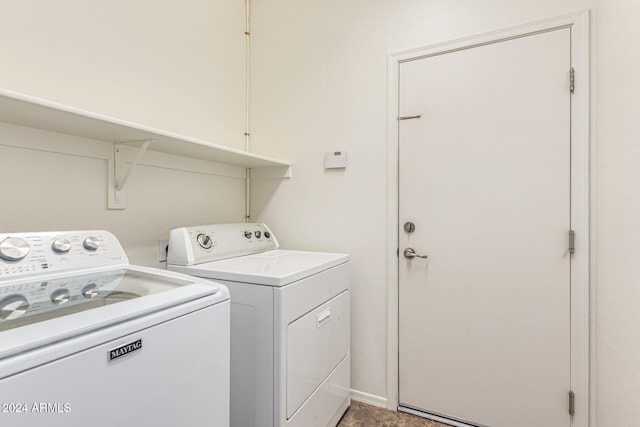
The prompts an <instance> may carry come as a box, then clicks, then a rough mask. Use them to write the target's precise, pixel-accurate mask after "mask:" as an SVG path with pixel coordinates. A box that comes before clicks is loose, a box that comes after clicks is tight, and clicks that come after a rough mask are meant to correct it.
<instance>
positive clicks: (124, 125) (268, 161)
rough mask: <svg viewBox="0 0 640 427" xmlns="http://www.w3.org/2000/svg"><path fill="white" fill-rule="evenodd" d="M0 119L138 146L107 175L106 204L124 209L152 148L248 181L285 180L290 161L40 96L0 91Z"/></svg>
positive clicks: (31, 126) (120, 144)
mask: <svg viewBox="0 0 640 427" xmlns="http://www.w3.org/2000/svg"><path fill="white" fill-rule="evenodd" d="M0 121H1V122H6V123H11V124H14V125H19V126H26V127H30V128H36V129H42V130H47V131H51V132H57V133H61V134H66V135H73V136H79V137H84V138H89V139H93V140H99V141H106V142H111V143H113V144H114V147H116V150H115V151H114V152H115V156H117V155H118V153H119V150H117V147H119V146H122V145H126V146H127V147H138V148H140V155H139V156H138V158H137V159H136V161H134V162H133V163H132V164H129V165H128V166H127V165H125V164H123V163H122V161H120V162H119V161H118V160H119V159H118V158H114V161H113V162H112V164H114V165H117V166H119V167H115V169H118V170H111V169H112V168H110V177H109V208H110V209H124V208H125V200H124V198H123V195H124V193H123V190H124V184H126V182H127V179H128V177H129V174H130V173H131V169H132V168H133V167H135V166H136V164H137V163H138V161H139V160H140V158H141V157H142V155H143V154H144V152H145V151H146V150H147V149H148V150H149V151H157V152H161V153H167V154H172V155H178V156H183V157H188V158H193V159H199V160H205V161H210V162H215V163H220V164H225V165H231V166H237V167H242V168H247V169H252V174H251V177H252V178H253V179H261V178H289V177H291V164H290V163H288V162H285V161H281V160H277V159H273V158H270V157H265V156H261V155H258V154H252V153H249V152H246V151H242V150H237V149H234V148H229V147H225V146H222V145H217V144H212V143H210V142H207V141H202V140H199V139H196V138H192V137H188V136H184V135H179V134H176V133H171V132H167V131H164V130H161V129H154V128H151V127H148V126H143V125H140V124H137V123H132V122H128V121H125V120H121V119H117V118H114V117H109V116H105V115H102V114H98V113H94V112H91V111H85V110H81V109H78V108H74V107H70V106H68V105H64V104H59V103H56V102H52V101H48V100H45V99H40V98H35V97H32V96H29V95H25V94H21V93H18V92H13V91H9V90H5V89H0ZM121 171H122V172H121Z"/></svg>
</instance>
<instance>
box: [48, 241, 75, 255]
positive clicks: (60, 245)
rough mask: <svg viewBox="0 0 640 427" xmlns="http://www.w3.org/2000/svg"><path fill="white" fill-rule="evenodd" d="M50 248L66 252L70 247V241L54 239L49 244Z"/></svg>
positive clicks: (62, 252)
mask: <svg viewBox="0 0 640 427" xmlns="http://www.w3.org/2000/svg"><path fill="white" fill-rule="evenodd" d="M51 249H53V251H54V252H57V253H59V254H66V253H67V252H69V250H70V249H71V241H69V239H64V238H60V239H56V240H54V241H53V243H52V244H51Z"/></svg>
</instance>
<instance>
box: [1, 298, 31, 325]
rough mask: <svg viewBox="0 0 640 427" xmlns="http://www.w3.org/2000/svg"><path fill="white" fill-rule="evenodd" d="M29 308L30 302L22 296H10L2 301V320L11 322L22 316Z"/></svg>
mask: <svg viewBox="0 0 640 427" xmlns="http://www.w3.org/2000/svg"><path fill="white" fill-rule="evenodd" d="M28 308H29V301H27V299H26V298H25V297H23V296H22V295H10V296H8V297H6V298H5V299H3V300H2V301H0V319H2V320H11V319H15V318H16V317H20V316H22V315H23V314H24V313H26V312H27V309H28Z"/></svg>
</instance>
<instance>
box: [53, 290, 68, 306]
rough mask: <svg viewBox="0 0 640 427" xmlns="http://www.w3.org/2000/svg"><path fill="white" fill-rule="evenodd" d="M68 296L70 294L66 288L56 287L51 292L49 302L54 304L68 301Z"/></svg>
mask: <svg viewBox="0 0 640 427" xmlns="http://www.w3.org/2000/svg"><path fill="white" fill-rule="evenodd" d="M69 298H71V294H70V293H69V290H67V289H58V290H55V291H53V293H52V294H51V302H52V303H54V304H55V305H62V304H64V303H65V302H67V301H69Z"/></svg>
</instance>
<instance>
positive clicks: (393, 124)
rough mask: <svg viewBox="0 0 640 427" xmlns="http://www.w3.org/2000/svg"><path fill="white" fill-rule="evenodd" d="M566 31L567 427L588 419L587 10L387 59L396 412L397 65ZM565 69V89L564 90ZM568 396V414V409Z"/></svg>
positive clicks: (390, 347)
mask: <svg viewBox="0 0 640 427" xmlns="http://www.w3.org/2000/svg"><path fill="white" fill-rule="evenodd" d="M567 27H568V28H571V64H572V67H573V69H574V70H575V76H576V78H575V91H574V93H573V95H572V98H571V224H572V228H573V230H574V231H575V233H576V234H575V235H576V237H575V254H574V255H573V258H572V261H571V343H570V347H571V348H570V351H571V361H570V363H571V368H570V370H571V374H570V375H571V380H570V383H571V390H573V391H574V393H575V414H574V416H573V417H572V422H571V425H572V426H574V427H587V426H588V425H589V417H590V409H589V408H590V382H589V380H590V375H589V373H590V357H589V354H590V322H589V315H590V280H589V279H590V262H589V261H590V241H591V239H590V237H591V235H590V227H589V221H590V219H589V210H590V209H589V207H590V198H589V193H590V187H589V180H590V167H589V166H590V158H591V157H590V142H589V135H590V122H589V117H590V97H589V89H590V76H589V61H590V59H589V11H588V10H584V11H580V12H576V13H572V14H569V15H564V16H560V17H556V18H552V19H548V20H544V21H538V22H534V23H530V24H525V25H520V26H516V27H511V28H507V29H503V30H498V31H492V32H488V33H484V34H480V35H475V36H470V37H465V38H461V39H457V40H453V41H450V42H445V43H438V44H433V45H429V46H425V47H419V48H415V49H409V50H403V51H399V52H395V53H391V54H389V56H388V61H387V63H388V74H387V78H388V107H387V111H388V117H387V120H388V126H387V129H388V135H387V146H388V169H387V170H388V176H387V197H388V199H387V207H388V213H387V215H388V223H387V239H388V240H387V241H388V247H387V275H388V277H387V284H388V286H387V399H386V400H387V408H388V409H391V410H397V409H398V403H399V402H398V391H399V384H398V379H399V364H398V363H399V357H398V351H399V339H398V336H399V333H398V327H399V324H398V315H399V305H398V304H399V299H398V286H399V278H398V271H399V270H398V269H399V258H398V241H399V240H398V239H399V236H398V227H399V216H398V215H399V214H398V209H399V198H398V195H399V191H398V172H399V171H398V159H399V155H398V149H399V135H398V119H397V118H398V114H399V112H398V96H399V87H398V86H399V66H400V64H401V63H402V62H406V61H410V60H415V59H420V58H424V57H428V56H432V55H438V54H445V53H448V52H454V51H457V50H462V49H469V48H473V47H477V46H482V45H486V44H491V43H496V42H499V41H504V40H509V39H513V38H518V37H523V36H526V35H531V34H536V33H540V32H546V31H550V30H553V29H558V28H567ZM568 71H569V70H567V90H569V83H568V79H569V72H568ZM568 400H569V399H568V396H567V410H568Z"/></svg>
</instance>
